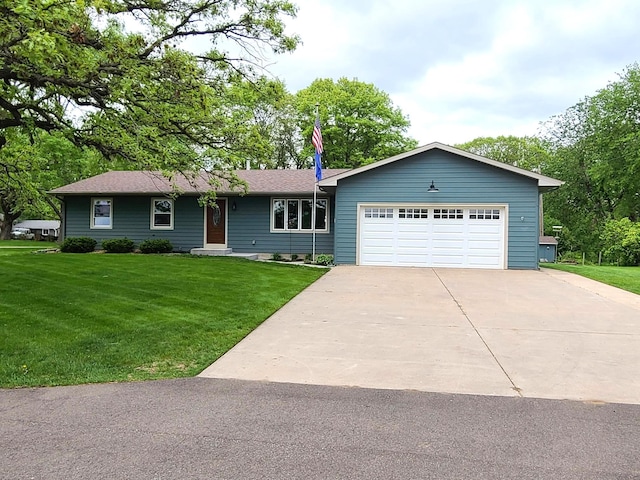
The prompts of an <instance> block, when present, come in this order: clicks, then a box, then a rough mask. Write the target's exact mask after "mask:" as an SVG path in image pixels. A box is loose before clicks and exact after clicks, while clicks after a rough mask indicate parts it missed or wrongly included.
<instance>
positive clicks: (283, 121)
mask: <svg viewBox="0 0 640 480" xmlns="http://www.w3.org/2000/svg"><path fill="white" fill-rule="evenodd" d="M224 98H225V101H226V104H227V108H228V109H229V121H230V122H231V123H232V124H233V126H234V127H233V128H234V130H235V131H236V132H237V135H242V136H243V138H244V140H243V143H244V144H246V145H250V146H251V151H248V152H243V153H248V155H244V156H235V155H233V153H232V155H231V156H230V157H229V158H226V159H224V160H223V161H222V163H223V164H225V165H232V166H234V167H235V168H244V167H245V165H246V163H247V162H249V164H250V166H251V167H252V168H299V166H300V165H301V161H300V154H301V153H302V147H303V142H302V140H301V137H300V131H299V130H298V127H297V124H296V111H295V108H294V105H293V96H292V95H291V94H290V93H289V92H288V91H287V89H286V87H285V85H284V83H283V82H282V81H280V80H271V79H269V78H267V77H264V76H263V77H260V78H258V79H255V80H242V81H239V82H236V83H233V84H230V85H229V87H228V88H227V90H226V93H225V95H224Z"/></svg>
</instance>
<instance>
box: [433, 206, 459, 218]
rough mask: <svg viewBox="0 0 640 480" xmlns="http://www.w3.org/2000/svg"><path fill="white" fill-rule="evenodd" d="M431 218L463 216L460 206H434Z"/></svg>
mask: <svg viewBox="0 0 640 480" xmlns="http://www.w3.org/2000/svg"><path fill="white" fill-rule="evenodd" d="M433 218H463V214H462V209H461V208H434V209H433Z"/></svg>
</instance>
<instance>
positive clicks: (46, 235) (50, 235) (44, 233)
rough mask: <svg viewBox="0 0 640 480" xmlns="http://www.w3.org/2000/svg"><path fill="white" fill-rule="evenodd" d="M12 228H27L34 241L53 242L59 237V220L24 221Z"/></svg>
mask: <svg viewBox="0 0 640 480" xmlns="http://www.w3.org/2000/svg"><path fill="white" fill-rule="evenodd" d="M14 228H28V229H29V230H31V233H33V234H34V236H35V240H50V241H55V240H57V239H58V236H59V235H60V221H59V220H24V221H22V222H17V223H16V224H14Z"/></svg>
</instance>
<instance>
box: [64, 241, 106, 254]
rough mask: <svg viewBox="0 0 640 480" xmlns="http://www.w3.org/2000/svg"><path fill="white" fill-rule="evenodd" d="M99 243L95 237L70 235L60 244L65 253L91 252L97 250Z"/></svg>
mask: <svg viewBox="0 0 640 480" xmlns="http://www.w3.org/2000/svg"><path fill="white" fill-rule="evenodd" d="M97 244H98V242H96V241H95V240H94V239H93V238H89V237H69V238H65V240H64V242H62V245H60V251H61V252H64V253H89V252H93V251H94V250H95V248H96V245H97Z"/></svg>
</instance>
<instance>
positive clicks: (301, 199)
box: [269, 197, 331, 233]
mask: <svg viewBox="0 0 640 480" xmlns="http://www.w3.org/2000/svg"><path fill="white" fill-rule="evenodd" d="M278 201H280V202H284V228H276V227H275V223H276V217H275V210H274V208H273V207H274V204H275V202H278ZM290 201H295V202H298V228H289V221H288V220H289V202H290ZM305 201H307V202H311V204H312V206H314V205H313V198H311V197H272V198H271V202H270V203H269V208H270V210H271V212H270V214H269V215H270V216H271V233H287V232H288V233H313V220H312V225H311V228H302V203H303V202H305ZM316 201H317V202H325V204H326V209H325V222H324V227H325V228H322V229H320V228H317V229H316V230H315V231H316V233H329V219H330V218H331V216H330V215H329V207H330V205H331V202H330V201H329V198H324V197H323V198H316ZM314 207H315V206H314ZM312 218H313V211H312Z"/></svg>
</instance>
